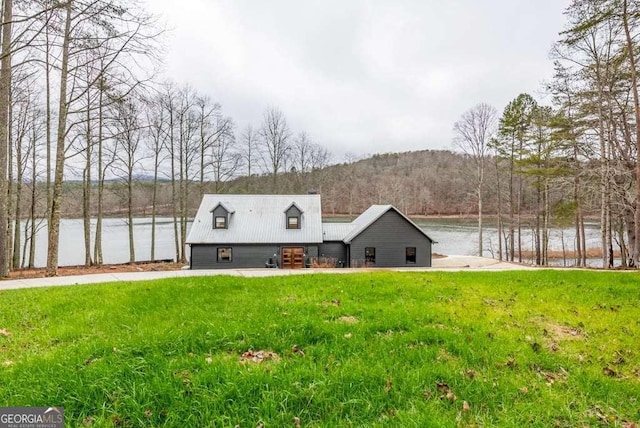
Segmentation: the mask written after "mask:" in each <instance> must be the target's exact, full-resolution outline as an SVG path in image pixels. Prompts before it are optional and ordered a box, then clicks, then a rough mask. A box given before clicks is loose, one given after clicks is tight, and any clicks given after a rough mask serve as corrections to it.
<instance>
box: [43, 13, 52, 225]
mask: <svg viewBox="0 0 640 428" xmlns="http://www.w3.org/2000/svg"><path fill="white" fill-rule="evenodd" d="M52 13H53V11H49V12H48V14H47V21H49V17H50V15H49V14H52ZM44 35H45V52H44V66H45V70H44V76H45V117H46V121H45V126H46V133H47V135H46V137H47V143H46V144H47V177H46V189H45V191H46V193H47V215H46V217H47V223H48V219H49V217H50V215H51V200H52V196H53V195H52V189H51V146H52V141H51V64H50V63H49V61H50V59H49V55H50V48H51V46H50V45H49V25H45V28H44Z"/></svg>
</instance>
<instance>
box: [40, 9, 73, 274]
mask: <svg viewBox="0 0 640 428" xmlns="http://www.w3.org/2000/svg"><path fill="white" fill-rule="evenodd" d="M72 4H73V0H68V2H67V4H66V5H65V9H66V18H65V30H64V39H63V42H62V63H61V66H60V97H59V103H60V104H59V113H58V135H57V137H56V165H55V173H54V180H53V195H52V199H51V215H50V217H49V233H48V237H47V269H46V274H47V276H55V275H57V274H58V249H59V238H60V202H61V199H62V184H63V180H64V161H65V156H64V154H65V153H64V149H65V136H66V129H67V113H68V105H67V79H68V75H69V44H70V42H71V7H72Z"/></svg>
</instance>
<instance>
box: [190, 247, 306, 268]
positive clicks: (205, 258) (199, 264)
mask: <svg viewBox="0 0 640 428" xmlns="http://www.w3.org/2000/svg"><path fill="white" fill-rule="evenodd" d="M220 247H231V248H232V260H231V262H220V263H219V262H218V259H217V256H218V248H220ZM280 247H305V250H306V251H307V256H308V257H316V256H317V255H318V245H317V244H311V245H303V244H290V245H288V244H282V245H238V244H193V245H191V262H190V264H191V269H233V268H263V267H265V263H266V262H267V260H269V258H272V259H273V260H274V261H276V262H277V263H278V264H279V263H280V253H279V250H280Z"/></svg>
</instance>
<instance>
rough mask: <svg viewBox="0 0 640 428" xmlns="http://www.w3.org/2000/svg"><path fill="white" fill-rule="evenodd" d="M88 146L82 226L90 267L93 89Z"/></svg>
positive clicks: (89, 109)
mask: <svg viewBox="0 0 640 428" xmlns="http://www.w3.org/2000/svg"><path fill="white" fill-rule="evenodd" d="M86 120H87V123H86V126H87V133H86V138H87V147H86V149H85V156H86V157H85V165H84V174H83V186H82V226H83V230H84V265H85V266H87V267H89V266H91V265H92V264H93V261H92V260H91V149H92V142H91V91H89V90H87V117H86Z"/></svg>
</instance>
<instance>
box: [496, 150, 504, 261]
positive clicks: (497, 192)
mask: <svg viewBox="0 0 640 428" xmlns="http://www.w3.org/2000/svg"><path fill="white" fill-rule="evenodd" d="M495 167H496V194H497V199H498V201H497V204H498V260H500V261H502V259H503V251H502V194H501V189H500V168H498V158H497V157H496V159H495Z"/></svg>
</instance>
